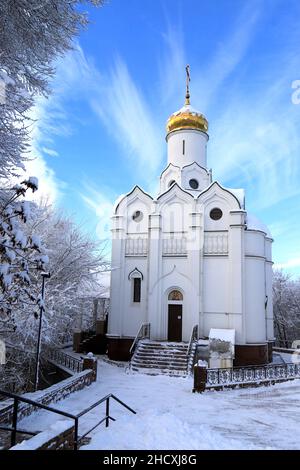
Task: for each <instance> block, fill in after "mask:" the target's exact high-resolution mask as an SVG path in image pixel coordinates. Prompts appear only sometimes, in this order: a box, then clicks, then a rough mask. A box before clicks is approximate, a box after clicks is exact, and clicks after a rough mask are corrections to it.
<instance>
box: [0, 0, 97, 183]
mask: <svg viewBox="0 0 300 470" xmlns="http://www.w3.org/2000/svg"><path fill="white" fill-rule="evenodd" d="M84 3H86V4H88V3H91V4H93V5H95V6H96V5H99V4H101V3H102V0H1V2H0V179H2V178H6V177H8V176H11V175H16V174H19V173H20V169H21V168H23V166H24V161H25V160H26V155H27V154H28V151H29V149H30V148H29V143H30V140H29V139H30V120H29V117H28V110H29V109H30V108H31V106H32V105H33V103H34V101H33V100H34V96H35V95H36V94H43V95H45V96H46V95H47V94H48V93H49V79H50V78H51V77H52V76H53V74H54V72H55V70H54V66H53V63H54V60H55V59H56V58H57V57H58V56H61V55H63V54H64V53H65V52H66V51H67V50H69V49H70V48H71V47H72V41H73V39H74V36H76V35H77V34H78V33H79V31H80V30H81V28H82V27H84V26H85V25H86V24H87V21H88V20H87V15H86V14H85V13H84V12H82V11H80V10H79V9H78V7H79V6H80V4H84Z"/></svg>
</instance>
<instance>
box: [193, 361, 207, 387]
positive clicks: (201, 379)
mask: <svg viewBox="0 0 300 470" xmlns="http://www.w3.org/2000/svg"><path fill="white" fill-rule="evenodd" d="M206 383H207V367H206V366H203V365H197V364H196V365H194V388H193V393H195V392H198V393H202V392H204V390H205V388H206Z"/></svg>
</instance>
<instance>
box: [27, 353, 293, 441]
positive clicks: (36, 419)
mask: <svg viewBox="0 0 300 470" xmlns="http://www.w3.org/2000/svg"><path fill="white" fill-rule="evenodd" d="M192 386H193V382H192V379H191V378H188V379H186V378H176V377H174V378H172V377H166V376H146V375H140V374H136V375H132V374H127V373H126V372H125V368H124V367H117V366H116V365H112V364H108V363H106V362H104V361H103V360H102V359H99V364H98V380H97V382H96V383H94V384H93V385H91V386H90V387H87V388H85V389H84V390H82V391H80V392H76V393H74V394H72V395H71V396H70V397H68V398H67V399H65V400H64V401H61V402H59V403H57V404H55V405H54V406H55V407H56V408H60V409H64V410H66V411H69V412H71V413H77V412H79V411H81V410H83V409H84V408H86V407H88V406H89V405H91V404H92V403H94V402H95V401H97V399H100V398H102V397H103V396H104V395H106V394H108V393H114V394H115V395H116V396H118V397H119V398H120V399H121V400H123V401H124V402H125V403H127V404H128V405H129V406H131V407H132V408H133V409H135V410H136V411H137V414H136V415H133V414H132V413H130V412H128V411H127V410H126V409H124V408H123V407H121V406H120V405H119V404H117V403H113V402H112V404H111V405H112V406H111V415H112V416H113V417H114V418H116V422H111V424H110V427H109V428H105V427H104V425H101V426H100V427H98V428H97V429H96V430H95V431H94V432H93V433H92V434H91V437H92V440H91V442H90V444H89V445H86V446H84V447H82V448H81V449H82V450H85V449H147V450H148V449H151V450H152V449H153V450H154V449H155V450H156V449H174V450H175V449H192V450H195V449H199V450H200V449H300V437H299V422H300V380H296V381H292V382H286V383H283V384H278V385H275V386H271V387H260V388H255V389H241V390H227V391H219V392H215V391H211V392H205V393H204V394H193V393H192ZM103 416H104V404H103V405H101V406H99V407H97V408H95V409H93V410H92V411H91V412H90V413H89V414H87V415H85V416H84V417H82V418H81V421H80V426H79V429H80V434H83V433H84V431H85V430H88V429H89V428H91V427H92V426H93V424H95V423H96V422H97V421H99V420H100V419H101V418H102V417H103ZM63 419H65V418H63ZM56 420H57V416H55V415H54V414H52V413H48V412H39V413H35V414H34V415H31V416H29V417H28V418H25V419H23V421H22V427H23V428H27V429H28V428H30V429H34V430H44V429H47V427H49V425H50V424H52V423H53V422H54V421H56Z"/></svg>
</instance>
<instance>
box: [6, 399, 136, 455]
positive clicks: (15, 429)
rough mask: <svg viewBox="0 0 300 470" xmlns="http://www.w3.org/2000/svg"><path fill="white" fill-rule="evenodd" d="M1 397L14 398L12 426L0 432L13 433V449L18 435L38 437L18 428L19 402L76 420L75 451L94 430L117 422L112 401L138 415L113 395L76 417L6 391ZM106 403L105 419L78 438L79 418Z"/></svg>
mask: <svg viewBox="0 0 300 470" xmlns="http://www.w3.org/2000/svg"><path fill="white" fill-rule="evenodd" d="M0 395H3V396H5V397H7V398H13V400H14V403H13V416H12V426H11V427H9V426H0V430H3V431H10V432H11V447H13V446H14V445H15V444H16V438H17V434H18V433H21V434H28V435H36V434H37V433H33V432H32V431H25V430H24V429H21V428H18V405H19V402H21V403H27V404H29V405H32V406H34V407H36V408H41V409H43V410H46V411H50V412H52V413H56V414H59V415H61V416H65V417H66V418H70V419H73V420H74V446H73V450H78V444H79V443H80V441H81V440H82V439H83V438H84V437H86V436H87V435H88V434H90V433H91V432H92V431H93V430H94V429H96V428H97V427H98V426H99V425H100V424H102V423H103V422H104V421H105V426H106V427H108V426H109V421H110V420H111V421H115V418H113V417H112V416H110V399H113V400H115V401H116V402H118V403H119V404H120V405H122V406H123V407H124V408H126V409H127V410H129V411H130V412H131V413H133V414H136V411H134V410H133V409H132V408H131V407H130V406H128V405H126V403H124V402H123V401H122V400H120V398H118V397H116V396H115V395H114V394H113V393H110V394H109V395H106V396H105V397H103V398H101V399H100V400H98V401H97V402H96V403H94V404H93V405H91V406H89V407H88V408H86V409H85V410H83V411H81V412H80V413H77V414H76V415H74V414H71V413H68V412H66V411H62V410H58V409H57V408H53V407H51V406H48V405H43V404H42V403H39V402H37V401H34V400H30V399H29V398H24V397H21V396H19V395H16V394H15V393H10V392H6V391H4V390H0ZM104 402H105V403H106V407H105V410H106V411H105V417H104V418H102V419H101V420H100V421H99V422H98V423H97V424H96V425H94V426H93V427H92V428H91V429H89V430H88V431H87V432H86V433H85V434H84V435H83V436H80V438H79V436H78V428H79V418H81V417H82V416H83V415H85V414H86V413H88V412H89V411H91V410H92V409H93V408H95V407H96V406H99V405H100V404H101V403H104Z"/></svg>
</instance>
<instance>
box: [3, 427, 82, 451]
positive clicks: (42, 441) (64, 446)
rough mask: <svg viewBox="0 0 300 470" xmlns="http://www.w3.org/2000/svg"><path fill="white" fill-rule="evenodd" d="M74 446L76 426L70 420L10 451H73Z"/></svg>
mask: <svg viewBox="0 0 300 470" xmlns="http://www.w3.org/2000/svg"><path fill="white" fill-rule="evenodd" d="M73 446H74V425H72V424H71V421H70V420H61V421H58V422H56V423H55V424H53V425H52V426H50V428H49V429H47V430H46V431H42V432H40V433H39V434H37V435H36V436H34V437H32V438H31V439H28V440H26V441H23V442H21V443H20V444H17V445H15V446H14V447H11V448H10V450H72V449H73Z"/></svg>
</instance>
